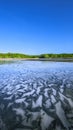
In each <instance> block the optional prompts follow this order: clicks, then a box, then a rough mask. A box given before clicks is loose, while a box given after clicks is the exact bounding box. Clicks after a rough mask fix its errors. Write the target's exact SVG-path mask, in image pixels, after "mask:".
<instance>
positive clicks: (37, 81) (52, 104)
mask: <svg viewBox="0 0 73 130" xmlns="http://www.w3.org/2000/svg"><path fill="white" fill-rule="evenodd" d="M0 130H73V63H54V62H37V61H34V62H33V61H27V62H26V61H22V62H16V63H12V64H4V65H0Z"/></svg>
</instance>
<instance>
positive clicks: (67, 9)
mask: <svg viewBox="0 0 73 130" xmlns="http://www.w3.org/2000/svg"><path fill="white" fill-rule="evenodd" d="M0 52H19V53H26V54H41V53H73V0H0Z"/></svg>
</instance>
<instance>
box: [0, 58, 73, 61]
mask: <svg viewBox="0 0 73 130" xmlns="http://www.w3.org/2000/svg"><path fill="white" fill-rule="evenodd" d="M18 60H21V61H54V62H73V58H0V61H18Z"/></svg>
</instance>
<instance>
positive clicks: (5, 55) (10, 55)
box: [0, 53, 73, 58]
mask: <svg viewBox="0 0 73 130" xmlns="http://www.w3.org/2000/svg"><path fill="white" fill-rule="evenodd" d="M0 58H73V53H72V54H71V53H70V54H67V53H62V54H40V55H26V54H20V53H0Z"/></svg>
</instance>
